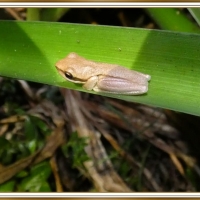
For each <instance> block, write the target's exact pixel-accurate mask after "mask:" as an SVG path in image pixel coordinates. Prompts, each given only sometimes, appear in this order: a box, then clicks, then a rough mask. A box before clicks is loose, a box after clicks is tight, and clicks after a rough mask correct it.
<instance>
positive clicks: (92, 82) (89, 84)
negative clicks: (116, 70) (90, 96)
mask: <svg viewBox="0 0 200 200" xmlns="http://www.w3.org/2000/svg"><path fill="white" fill-rule="evenodd" d="M98 80H99V78H98V76H92V77H91V78H89V79H88V80H87V81H86V82H85V83H84V85H83V88H84V89H86V90H93V88H94V87H95V86H96V84H97V82H98Z"/></svg>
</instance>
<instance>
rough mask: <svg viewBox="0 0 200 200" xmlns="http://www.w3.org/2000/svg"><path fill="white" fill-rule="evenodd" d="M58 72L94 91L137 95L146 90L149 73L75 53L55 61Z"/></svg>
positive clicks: (149, 77)
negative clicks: (97, 60) (91, 59)
mask: <svg viewBox="0 0 200 200" xmlns="http://www.w3.org/2000/svg"><path fill="white" fill-rule="evenodd" d="M56 68H57V70H58V72H59V73H60V74H61V75H62V76H63V77H64V78H65V79H67V80H68V81H71V82H74V83H80V84H83V88H84V89H87V90H94V91H95V92H104V93H114V94H125V95H139V94H143V93H146V92H147V91H148V81H149V80H150V79H151V76H150V75H147V74H142V73H140V72H137V71H133V70H129V69H127V68H125V67H122V66H119V65H115V64H107V63H100V62H94V61H90V60H87V59H85V58H83V57H81V56H79V55H78V54H76V53H70V54H69V55H68V56H67V57H65V58H64V59H62V60H59V61H58V62H57V63H56Z"/></svg>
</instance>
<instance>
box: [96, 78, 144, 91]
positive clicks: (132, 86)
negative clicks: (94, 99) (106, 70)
mask: <svg viewBox="0 0 200 200" xmlns="http://www.w3.org/2000/svg"><path fill="white" fill-rule="evenodd" d="M93 86H94V87H93V90H94V91H96V92H107V93H115V94H126V95H139V94H144V93H146V92H147V91H148V80H147V81H146V83H145V82H142V83H140V82H134V80H133V81H130V80H127V79H123V78H119V77H117V78H116V77H110V76H99V78H98V80H97V82H96V83H95V84H94V85H93Z"/></svg>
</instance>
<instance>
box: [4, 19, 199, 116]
mask: <svg viewBox="0 0 200 200" xmlns="http://www.w3.org/2000/svg"><path fill="white" fill-rule="evenodd" d="M0 29H1V33H0V43H1V49H0V75H1V76H7V77H12V78H17V79H25V80H29V81H34V82H39V83H45V84H50V85H55V86H60V87H66V88H69V89H70V88H71V89H75V90H79V91H85V92H89V93H95V92H92V91H86V90H84V89H83V88H82V87H81V86H80V85H77V84H73V83H70V82H68V81H66V80H64V79H63V78H62V77H61V76H60V75H59V74H58V72H57V70H56V68H55V63H56V62H57V61H58V60H60V59H61V58H63V57H65V56H66V55H67V54H68V53H70V52H76V53H78V54H79V55H81V56H84V57H85V58H87V59H91V60H94V61H99V62H105V63H113V64H119V65H122V66H125V67H127V68H129V69H134V70H138V71H140V72H143V73H146V74H150V75H151V77H152V79H151V82H150V84H149V91H148V93H147V94H146V95H141V96H127V95H113V94H102V95H104V96H109V97H114V98H118V99H122V100H126V101H132V102H139V103H145V104H149V105H153V106H157V107H162V108H168V109H172V110H176V111H181V112H185V113H191V114H194V115H200V106H198V105H200V79H199V77H200V67H199V51H200V35H198V34H190V33H179V32H170V31H158V30H146V29H136V28H122V27H111V26H96V25H81V24H66V23H50V22H48V23H47V22H16V21H15V22H14V21H1V22H0Z"/></svg>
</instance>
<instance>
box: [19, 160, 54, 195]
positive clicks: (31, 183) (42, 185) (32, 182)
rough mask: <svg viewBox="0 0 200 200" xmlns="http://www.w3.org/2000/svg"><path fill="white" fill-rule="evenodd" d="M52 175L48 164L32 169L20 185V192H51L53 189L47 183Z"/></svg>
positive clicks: (38, 165)
mask: <svg viewBox="0 0 200 200" xmlns="http://www.w3.org/2000/svg"><path fill="white" fill-rule="evenodd" d="M50 174H51V167H50V165H49V163H48V162H42V163H39V164H37V165H35V166H34V167H32V168H31V172H30V175H29V176H28V177H26V178H24V179H23V180H22V181H21V183H20V184H19V190H20V191H29V192H49V191H51V188H50V186H49V184H48V182H47V179H48V178H49V176H50Z"/></svg>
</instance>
